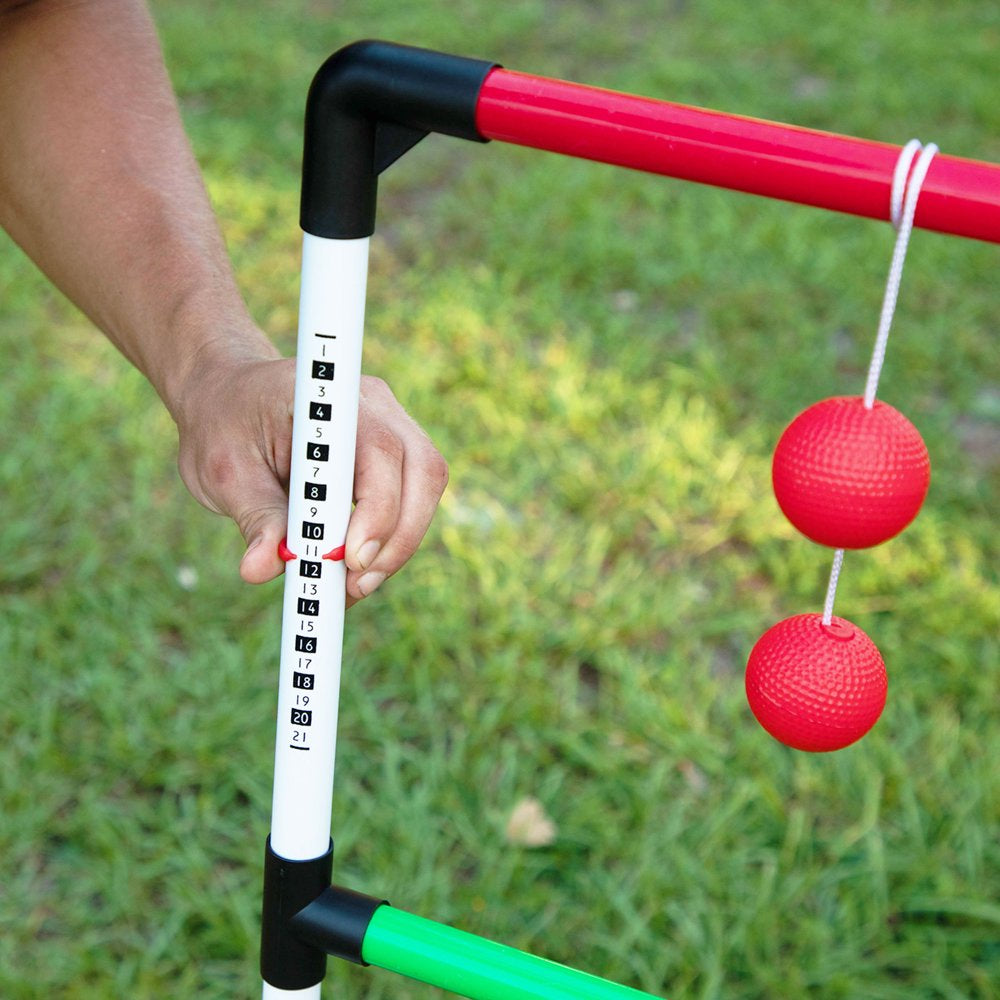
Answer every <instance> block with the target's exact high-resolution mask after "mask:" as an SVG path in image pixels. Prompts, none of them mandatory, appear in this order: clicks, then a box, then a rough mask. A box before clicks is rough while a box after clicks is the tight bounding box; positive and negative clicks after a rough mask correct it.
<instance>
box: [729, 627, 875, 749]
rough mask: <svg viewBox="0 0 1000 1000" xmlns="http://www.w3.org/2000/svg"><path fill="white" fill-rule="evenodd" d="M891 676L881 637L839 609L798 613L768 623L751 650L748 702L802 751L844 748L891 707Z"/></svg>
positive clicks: (764, 723) (774, 733)
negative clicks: (827, 617)
mask: <svg viewBox="0 0 1000 1000" xmlns="http://www.w3.org/2000/svg"><path fill="white" fill-rule="evenodd" d="M887 686H888V682H887V680H886V674H885V663H884V662H883V661H882V656H881V655H880V653H879V651H878V649H877V648H876V646H875V643H873V642H872V641H871V639H869V638H868V636H867V635H865V633H864V632H862V631H861V629H859V628H858V627H857V626H856V625H854V624H852V623H851V622H849V621H846V620H845V619H843V618H837V617H836V616H833V618H832V619H831V621H830V624H829V625H824V624H823V616H822V615H796V616H795V617H793V618H786V619H785V620H784V621H782V622H778V624H777V625H775V626H773V627H772V628H770V629H768V630H767V631H766V632H765V633H764V634H763V635H762V636H761V637H760V639H758V640H757V645H755V646H754V648H753V650H752V651H751V653H750V659H749V661H748V662H747V671H746V689H747V701H749V703H750V709H751V711H752V712H753V714H754V715H755V716H756V717H757V721H758V722H759V723H760V724H761V725H762V726H763V727H764V728H765V729H766V730H767V731H768V732H769V733H770V734H771V735H772V736H773V737H774V738H775V739H776V740H779V741H780V742H781V743H784V744H785V745H786V746H790V747H794V748H795V749H796V750H810V751H814V752H815V751H825V750H840V749H841V748H842V747H846V746H848V745H849V744H851V743H853V742H854V741H855V740H859V739H861V737H862V736H864V735H865V733H867V732H868V730H869V729H871V727H872V726H874V725H875V723H876V722H877V721H878V717H879V716H880V715H881V714H882V709H883V708H884V707H885V695H886V688H887Z"/></svg>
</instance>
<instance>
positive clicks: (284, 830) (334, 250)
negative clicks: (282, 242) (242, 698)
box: [271, 234, 369, 861]
mask: <svg viewBox="0 0 1000 1000" xmlns="http://www.w3.org/2000/svg"><path fill="white" fill-rule="evenodd" d="M368 242H369V241H368V239H367V238H365V239H357V240H328V239H323V238H320V237H317V236H310V235H309V234H306V235H305V238H304V241H303V247H302V289H301V300H300V311H299V333H298V355H297V362H296V378H295V408H294V425H293V433H292V465H291V478H290V481H289V504H288V537H287V547H288V549H289V551H290V552H291V553H294V555H295V558H294V559H292V560H290V561H289V562H288V563H287V564H286V567H285V596H284V606H283V608H284V610H283V617H282V627H281V632H282V639H281V668H280V675H279V682H278V683H279V690H278V720H277V723H278V724H277V737H276V740H275V760H274V799H273V805H272V818H271V849H272V850H273V851H274V852H275V853H276V854H278V855H280V856H281V857H283V858H287V859H289V860H292V861H305V860H309V859H311V858H316V857H319V856H320V855H322V854H325V853H326V851H327V849H328V847H329V843H330V810H331V802H332V795H333V773H334V755H335V749H336V736H337V708H338V704H339V695H340V669H341V649H342V645H343V633H344V593H345V581H346V570H345V567H344V562H343V556H342V555H341V554H338V553H337V552H336V549H337V548H339V547H341V546H342V545H343V543H344V538H345V536H346V534H347V522H348V520H349V519H350V516H351V506H352V501H353V485H354V450H355V438H356V435H357V422H358V399H359V394H360V382H361V347H362V337H363V329H364V311H365V288H366V284H367V273H368ZM331 553H332V554H331ZM338 555H339V558H338Z"/></svg>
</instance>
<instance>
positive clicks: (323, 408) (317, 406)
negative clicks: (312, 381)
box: [309, 403, 332, 420]
mask: <svg viewBox="0 0 1000 1000" xmlns="http://www.w3.org/2000/svg"><path fill="white" fill-rule="evenodd" d="M331 412H332V407H331V406H330V404H329V403H310V404H309V419H310V420H329V419H330V414H331Z"/></svg>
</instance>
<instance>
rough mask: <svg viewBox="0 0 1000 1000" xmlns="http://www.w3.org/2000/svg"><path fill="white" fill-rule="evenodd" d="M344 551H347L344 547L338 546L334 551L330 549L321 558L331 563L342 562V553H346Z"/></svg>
mask: <svg viewBox="0 0 1000 1000" xmlns="http://www.w3.org/2000/svg"><path fill="white" fill-rule="evenodd" d="M346 550H347V546H346V545H338V546H337V547H336V548H335V549H330V551H329V552H327V554H326V555H325V556H323V558H324V559H330V560H332V561H333V562H341V560H343V558H344V553H345V552H346Z"/></svg>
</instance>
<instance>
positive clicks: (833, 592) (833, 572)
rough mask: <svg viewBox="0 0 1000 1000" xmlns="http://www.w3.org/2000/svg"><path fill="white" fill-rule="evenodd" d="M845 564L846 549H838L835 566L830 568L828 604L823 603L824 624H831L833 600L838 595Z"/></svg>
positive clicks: (827, 592)
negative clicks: (841, 573)
mask: <svg viewBox="0 0 1000 1000" xmlns="http://www.w3.org/2000/svg"><path fill="white" fill-rule="evenodd" d="M843 565H844V550H843V549H837V551H836V552H834V554H833V566H832V567H831V569H830V583H829V585H828V586H827V588H826V604H824V605H823V624H824V625H829V624H830V621H831V619H832V618H833V601H834V598H835V597H836V596H837V581H838V580H839V579H840V570H841V567H842V566H843Z"/></svg>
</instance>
